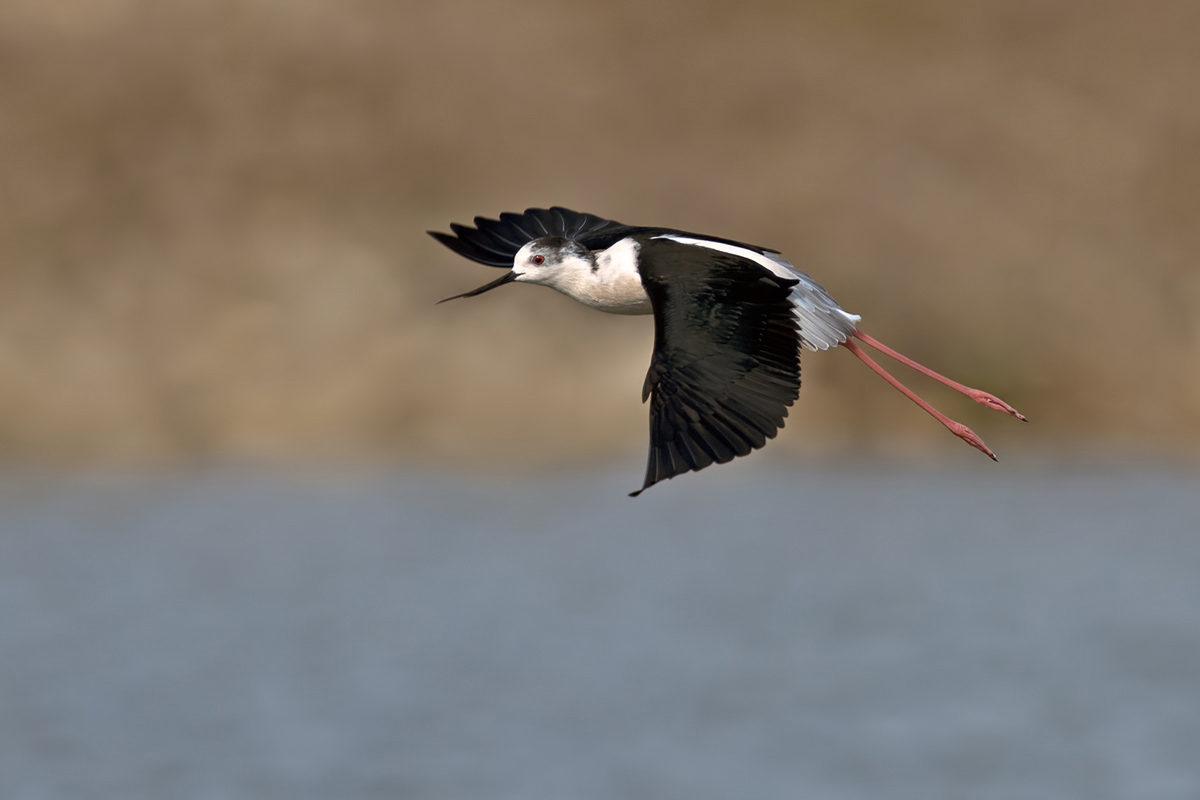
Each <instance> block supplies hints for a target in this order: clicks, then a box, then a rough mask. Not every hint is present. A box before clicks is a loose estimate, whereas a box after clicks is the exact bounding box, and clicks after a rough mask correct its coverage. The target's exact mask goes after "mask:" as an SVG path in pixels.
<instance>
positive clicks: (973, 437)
mask: <svg viewBox="0 0 1200 800" xmlns="http://www.w3.org/2000/svg"><path fill="white" fill-rule="evenodd" d="M864 341H866V340H864ZM842 347H844V348H846V349H847V350H849V351H850V352H851V353H854V355H855V356H857V357H858V358H859V360H861V361H862V362H863V363H864V364H866V365H867V366H868V367H870V368H871V369H872V370H874V371H875V374H877V375H878V376H879V377H881V378H883V379H884V380H885V381H887V382H888V383H890V384H891V385H892V386H895V387H896V388H897V389H899V390H900V391H901V392H902V393H903V394H904V396H905V397H907V398H908V399H909V400H912V401H913V402H914V403H916V404H917V405H919V406H920V407H921V408H923V409H925V411H926V412H927V413H929V414H930V416H932V417H933V418H934V419H936V420H937V421H938V422H940V423H942V424H943V425H945V426H946V429H947V430H949V431H950V432H951V433H953V434H954V435H955V436H957V437H958V438H960V439H962V440H963V441H964V442H966V443H967V444H969V445H971V447H974V448H975V449H976V450H980V451H982V452H983V453H984V454H986V455H987V456H988V457H989V458H991V459H992V461H999V460H1000V459H998V458H996V454H995V453H993V452H992V451H991V449H990V448H989V447H988V446H987V445H986V444H984V443H983V439H980V438H979V436H978V435H977V434H976V433H975V431H973V430H971V429H970V428H968V427H967V426H966V425H963V424H962V423H961V422H955V421H954V420H952V419H950V418H949V417H947V416H946V415H945V414H943V413H942V412H940V411H938V410H937V409H936V408H934V407H933V406H931V405H929V403H926V402H925V401H924V400H922V399H921V398H920V397H917V394H916V392H914V391H913V390H912V389H909V388H908V387H907V386H905V385H904V384H903V383H901V382H900V381H898V380H896V379H895V378H893V377H892V376H891V375H890V374H889V373H888V371H887V370H885V369H884V368H883V367H881V366H879V365H878V364H876V363H875V360H874V359H872V358H871V357H870V356H869V355H867V354H866V353H864V352H863V351H862V348H861V347H859V346H858V345H857V344H855V343H854V342H853V341H851V340H850V339H847V340H846V341H844V342H842Z"/></svg>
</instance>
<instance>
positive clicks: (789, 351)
mask: <svg viewBox="0 0 1200 800" xmlns="http://www.w3.org/2000/svg"><path fill="white" fill-rule="evenodd" d="M450 229H451V230H452V231H454V235H451V234H447V233H439V232H436V231H430V232H429V235H430V236H432V237H433V238H435V239H437V240H438V241H439V242H441V243H442V244H444V245H446V246H447V247H449V248H450V249H451V250H453V251H454V252H456V253H458V254H459V255H461V256H465V257H467V258H469V259H471V260H472V261H478V262H479V263H480V264H487V265H488V266H492V267H508V268H509V271H508V272H506V273H504V274H503V275H501V276H500V277H499V278H498V279H496V280H494V281H492V282H491V283H488V284H486V285H484V286H481V287H479V288H478V289H475V290H473V291H470V292H464V293H463V294H459V295H455V296H454V297H447V298H446V300H455V299H457V298H459V297H474V296H475V295H477V294H483V293H484V292H486V291H489V290H491V289H495V288H496V287H497V286H503V285H504V284H506V283H513V282H517V283H534V284H541V285H543V286H549V287H551V288H552V289H557V290H558V291H560V292H562V293H563V294H565V295H568V296H570V297H573V298H575V299H576V300H578V301H579V302H581V303H583V304H584V305H587V306H591V307H592V308H595V309H597V310H599V311H607V312H609V313H612V314H654V353H653V355H652V357H651V359H650V371H649V372H648V373H647V374H646V382H645V384H644V385H643V387H642V401H643V402H645V401H646V400H647V399H648V400H650V459H649V464H648V465H647V467H646V480H645V483H644V484H643V485H642V488H641V489H639V490H638V491H636V492H633V493H632V496H635V497H636V496H637V495H638V494H641V492H642V491H644V490H645V489H647V488H649V487H650V486H653V485H654V484H656V483H658V482H659V481H661V480H666V479H667V478H673V477H675V476H676V475H680V474H682V473H684V472H691V471H693V470H701V469H704V468H705V467H707V466H709V465H710V464H713V463H714V462H715V463H718V464H724V463H725V462H727V461H730V460H732V459H733V458H734V456H744V455H747V454H749V453H750V451H752V450H757V449H758V448H760V447H762V446H763V445H765V444H766V441H767V439H770V438H773V437H774V436H775V433H776V432H777V431H778V430H779V428H781V427H782V426H783V419H784V417H786V416H787V410H788V407H789V406H790V405H791V404H792V403H793V402H795V400H796V398H797V397H798V396H799V394H800V346H801V345H803V346H804V347H807V348H808V349H809V350H827V349H829V348H830V347H834V346H837V345H841V346H842V347H845V348H846V349H847V350H849V351H850V352H851V353H853V354H854V355H855V356H857V357H858V358H859V359H860V360H862V362H863V363H865V364H866V365H867V366H868V367H870V368H871V369H872V370H874V371H875V372H876V373H878V374H879V376H880V377H882V378H883V379H884V380H886V381H887V382H888V383H890V384H891V385H892V386H894V387H896V388H897V389H899V390H900V391H901V392H903V393H904V395H905V396H906V397H908V398H909V399H910V400H912V401H913V402H914V403H916V404H917V405H919V406H920V407H921V408H923V409H925V410H926V411H927V412H929V413H930V414H931V415H933V417H934V418H935V419H936V420H937V421H938V422H940V423H942V424H943V425H945V426H946V427H947V428H948V429H949V430H950V432H951V433H953V434H954V435H955V436H957V437H959V438H960V439H962V440H964V441H965V442H967V444H969V445H971V446H972V447H975V448H976V449H978V450H981V451H982V452H984V453H986V454H987V455H988V456H989V457H991V458H992V460H996V455H995V454H994V453H993V452H992V451H991V450H990V449H989V448H988V446H987V445H986V444H984V443H983V440H982V439H980V438H979V436H977V435H976V434H975V432H974V431H972V430H971V429H970V428H968V427H967V426H966V425H963V424H962V423H960V422H955V421H954V420H952V419H950V418H949V417H947V416H946V415H944V414H942V413H941V412H940V411H938V410H937V409H935V408H934V407H933V406H931V405H929V403H927V402H925V401H924V400H922V399H921V398H920V397H918V396H917V395H916V393H914V392H913V391H912V390H910V389H909V388H908V387H907V386H905V385H903V384H902V383H900V381H898V380H896V379H895V378H894V377H892V376H891V375H890V374H888V372H887V371H886V370H884V369H883V367H881V366H879V365H878V364H877V363H875V361H874V360H873V359H872V358H871V357H870V356H868V355H867V354H866V353H864V352H863V351H862V349H861V348H860V347H859V346H858V344H857V343H856V342H855V341H854V339H858V340H859V341H861V342H863V343H864V344H867V345H870V346H871V347H873V348H875V349H876V350H879V351H880V352H882V353H885V354H887V355H889V356H891V357H892V358H894V359H896V360H897V361H899V362H901V363H902V364H906V365H907V366H910V367H912V368H913V369H916V370H918V371H919V372H922V373H924V374H925V375H928V376H929V377H931V378H933V379H934V380H937V381H940V382H941V383H944V384H945V385H947V386H949V387H950V388H952V389H954V390H955V391H958V392H961V393H962V394H964V395H966V396H967V397H969V398H971V399H972V400H974V401H976V402H977V403H983V404H984V405H986V406H988V407H989V408H994V409H996V410H997V411H1003V412H1005V413H1006V414H1011V415H1012V416H1014V417H1016V418H1017V419H1021V420H1024V419H1025V417H1023V416H1022V415H1021V414H1020V413H1018V412H1017V410H1016V409H1015V408H1013V407H1012V406H1010V405H1009V404H1008V403H1005V402H1004V401H1003V400H1001V399H999V398H998V397H995V396H993V395H990V394H988V393H987V392H982V391H980V390H978V389H972V388H970V387H967V386H963V385H962V384H961V383H957V382H955V381H952V380H950V379H949V378H946V377H944V376H942V375H939V374H938V373H936V372H934V371H933V370H931V369H929V368H928V367H925V366H922V365H921V364H918V363H917V362H915V361H913V360H912V359H910V358H908V357H906V356H904V355H901V354H900V353H898V352H896V351H895V350H893V349H891V348H890V347H887V346H886V345H884V344H882V343H881V342H878V341H876V340H875V339H873V338H871V337H870V336H868V335H867V334H865V333H863V332H862V331H860V330H858V321H859V317H858V315H856V314H850V313H848V312H847V311H845V310H843V309H842V307H841V306H839V305H838V304H837V302H836V301H835V300H834V299H833V298H832V297H831V296H830V295H829V292H827V291H825V289H824V288H822V287H821V285H820V284H818V283H817V282H816V281H814V280H813V279H812V278H810V277H809V276H808V275H806V274H805V273H803V272H801V271H800V270H798V269H796V268H795V267H794V266H792V265H791V264H790V263H788V262H787V261H785V260H784V259H783V258H782V257H781V256H780V255H779V253H778V252H777V251H775V250H769V249H767V248H764V247H757V246H755V245H749V244H743V243H742V242H735V241H732V240H729V239H719V238H717V237H714V236H706V235H703V234H698V233H685V232H683V231H677V230H673V229H671V228H646V227H636V226H631V225H622V224H621V223H619V222H614V221H612V220H609V219H603V218H601V217H597V216H593V215H591V214H580V213H578V212H575V211H571V210H569V209H566V208H558V207H555V208H551V209H549V210H546V209H541V208H531V209H528V210H527V211H526V212H525V213H524V214H501V215H500V219H499V220H493V219H486V218H484V217H476V218H475V227H474V228H471V227H468V226H466V225H459V224H456V223H455V224H451V225H450ZM446 300H443V301H441V302H443V303H444V302H446Z"/></svg>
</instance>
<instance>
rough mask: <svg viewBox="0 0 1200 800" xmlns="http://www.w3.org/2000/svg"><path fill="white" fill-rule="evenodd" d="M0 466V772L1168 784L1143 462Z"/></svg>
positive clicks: (1182, 527) (1165, 490) (351, 782)
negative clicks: (266, 468)
mask: <svg viewBox="0 0 1200 800" xmlns="http://www.w3.org/2000/svg"><path fill="white" fill-rule="evenodd" d="M961 464H962V467H961V468H957V469H946V468H942V469H931V468H927V467H920V466H895V465H891V466H883V467H872V468H861V467H857V466H855V465H854V464H853V463H840V464H837V465H834V466H831V467H817V466H815V465H801V464H795V463H792V462H785V461H775V462H772V461H771V460H770V459H769V458H766V459H765V460H763V459H760V460H759V461H758V462H752V463H747V464H738V465H731V466H729V467H725V468H722V469H720V470H711V471H709V472H707V473H703V474H700V475H696V476H689V477H688V478H686V479H684V480H676V481H673V482H671V483H668V484H665V485H664V486H662V487H658V488H655V489H654V490H652V491H651V492H649V493H647V494H646V495H645V496H644V497H642V498H639V499H638V500H629V499H626V498H625V497H624V492H625V491H628V490H629V489H631V488H634V487H635V486H636V485H637V484H638V480H637V478H638V475H637V474H636V473H633V472H630V471H628V470H626V469H621V470H611V471H605V470H597V471H593V472H567V471H564V472H562V473H560V474H559V475H557V476H555V477H546V476H536V475H534V476H523V477H521V478H510V479H507V480H484V479H481V478H478V477H476V478H463V477H459V476H455V475H450V474H444V475H433V476H430V475H424V476H423V475H421V474H419V472H418V471H416V470H412V469H395V470H392V471H387V472H340V473H338V472H326V473H323V474H290V475H280V474H272V473H267V472H256V471H253V470H209V471H199V472H182V473H174V474H162V475H156V476H148V475H126V476H124V477H114V476H113V475H106V476H79V475H75V476H42V477H38V478H31V477H28V476H23V475H18V474H14V473H9V474H7V475H6V476H5V477H4V478H3V479H0V502H2V509H3V516H2V517H0V520H2V529H0V606H2V608H3V613H0V647H2V648H3V653H4V657H3V659H2V660H0V741H3V742H4V746H3V747H0V796H3V797H5V798H13V799H14V800H33V799H34V798H38V799H41V798H122V800H128V799H129V798H163V797H176V798H240V797H254V798H322V799H324V798H330V797H339V798H360V797H361V798H368V797H388V798H457V797H462V798H517V797H520V798H556V799H557V798H564V797H571V798H608V797H631V798H643V797H644V798H663V797H687V798H745V797H755V798H796V797H820V798H875V797H889V798H913V800H917V799H918V798H919V799H920V800H929V798H961V797H972V798H1001V797H1003V798H1024V799H1028V798H1050V797H1053V798H1087V799H1088V800H1097V799H1102V798H1195V797H1197V796H1200V759H1197V754H1198V752H1200V751H1198V750H1197V744H1196V743H1197V742H1200V493H1198V492H1197V483H1198V481H1197V475H1196V474H1195V473H1194V472H1191V473H1189V472H1183V471H1179V470H1176V469H1173V468H1171V467H1169V466H1167V465H1161V466H1156V467H1151V466H1146V465H1130V466H1121V467H1107V468H1082V467H1078V466H1076V467H1053V466H1049V465H1044V466H1026V467H1020V466H1017V467H1013V466H1008V467H1001V468H996V467H994V465H991V464H976V463H975V462H973V461H967V460H964V461H962V462H961Z"/></svg>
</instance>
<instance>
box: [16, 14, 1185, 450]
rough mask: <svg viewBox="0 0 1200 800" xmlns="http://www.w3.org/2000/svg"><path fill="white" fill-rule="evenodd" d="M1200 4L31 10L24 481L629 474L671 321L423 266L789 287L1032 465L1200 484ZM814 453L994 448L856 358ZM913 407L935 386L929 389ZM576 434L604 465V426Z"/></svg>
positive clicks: (797, 433)
mask: <svg viewBox="0 0 1200 800" xmlns="http://www.w3.org/2000/svg"><path fill="white" fill-rule="evenodd" d="M1198 32H1200V4H1197V3H1196V2H1194V0H1164V1H1163V2H1156V3H1152V4H1136V3H1127V2H1116V1H1115V0H1073V1H1072V2H1067V1H1066V0H1012V1H1011V2H1003V3H970V2H961V0H917V1H916V2H906V3H885V2H856V1H854V0H849V1H848V0H823V1H822V2H798V3H781V2H750V3H727V2H701V3H692V2H688V3H684V2H658V3H638V2H607V3H570V4H554V3H544V2H537V1H536V0H514V2H507V3H495V2H484V1H483V0H437V1H436V2H419V3H418V2H400V3H396V2H387V1H385V0H343V1H342V2H331V1H323V2H317V1H316V0H287V1H286V2H284V1H283V0H257V2H251V1H250V0H246V1H245V2H233V1H230V2H212V0H175V2H169V3H163V2H151V1H150V0H146V1H145V2H138V1H137V0H86V2H85V1H84V0H75V2H60V3H41V2H35V1H34V0H10V2H6V3H4V4H3V6H0V455H3V456H4V457H6V458H10V459H11V458H37V459H45V460H52V461H72V460H84V461H93V462H94V461H110V460H124V461H129V460H134V461H138V460H147V459H151V460H152V459H162V458H174V457H185V458H190V457H213V456H216V457H235V458H236V457H269V458H287V457H308V456H330V455H334V456H343V455H350V456H353V455H364V454H374V455H384V456H389V455H397V454H398V455H406V454H420V455H426V456H428V455H436V456H439V457H445V458H449V459H455V458H466V457H473V456H475V455H478V454H493V455H495V454H501V453H519V454H521V455H523V456H526V457H528V456H530V455H532V454H538V453H559V454H561V453H567V452H569V453H575V454H580V453H593V452H594V453H603V452H612V451H613V450H614V449H615V448H621V449H625V448H628V447H633V446H636V443H640V442H642V441H643V439H644V436H645V426H646V423H645V410H644V408H643V407H642V406H641V405H640V403H639V393H640V388H641V380H642V373H643V372H644V369H645V366H646V364H647V361H648V357H649V350H650V343H651V336H652V333H651V326H650V322H649V320H648V319H646V318H639V319H630V318H621V317H609V316H606V315H600V314H596V313H594V312H592V311H589V310H587V309H584V308H583V307H581V306H575V305H574V304H573V303H571V301H569V300H567V299H566V298H563V297H561V296H558V295H555V294H553V293H551V292H548V291H546V290H542V289H531V288H527V287H515V288H514V287H510V288H506V289H502V290H500V291H497V292H496V293H494V294H490V295H487V296H486V297H481V298H478V299H475V300H462V301H457V302H456V303H454V304H449V305H445V306H437V307H435V306H434V302H435V301H436V300H437V299H439V298H441V297H444V296H446V295H449V294H452V293H457V292H460V291H463V290H465V289H468V288H472V287H474V286H475V285H478V284H480V283H483V282H485V281H487V280H491V279H492V278H494V277H495V276H496V274H497V273H495V272H494V271H492V270H489V269H487V268H484V267H481V266H478V265H474V264H471V263H469V262H466V261H464V260H462V259H459V258H458V257H456V256H454V255H453V254H452V253H450V252H449V251H447V250H445V249H443V248H441V247H439V246H438V245H437V244H436V243H435V242H434V241H433V240H432V239H430V238H428V237H427V236H425V234H424V231H425V230H426V229H429V228H441V229H444V228H445V227H446V225H447V224H448V223H449V222H451V221H460V222H468V221H469V220H470V217H471V216H473V215H475V214H483V215H487V216H495V215H496V214H498V213H499V212H501V211H506V210H521V209H523V208H525V207H527V206H533V205H541V206H545V205H552V204H561V205H567V206H570V207H574V208H577V209H580V210H587V211H592V212H593V213H597V214H601V215H607V216H611V217H614V218H616V219H619V220H622V221H626V222H630V223H635V224H657V225H667V226H674V227H679V228H684V229H690V230H699V231H704V232H709V233H714V234H718V235H723V236H728V237H732V238H739V239H743V240H748V241H752V242H756V243H761V244H764V245H768V246H772V247H776V248H779V249H781V250H782V251H783V252H784V253H785V254H786V255H787V256H788V257H789V258H790V259H791V260H792V261H793V262H795V263H796V264H797V265H800V266H801V267H802V268H805V269H807V270H808V271H809V272H811V273H812V274H813V275H814V276H815V277H816V278H817V279H818V280H819V281H821V282H822V283H824V284H825V285H826V287H827V288H829V290H830V291H831V292H832V293H833V294H834V295H835V296H836V297H837V298H838V299H839V300H840V301H841V302H842V303H843V305H845V306H846V307H847V308H849V309H850V310H852V311H855V312H857V313H860V314H862V315H863V317H864V322H863V327H864V329H865V330H868V331H870V332H871V333H873V334H874V335H876V336H878V337H879V338H881V339H882V340H883V341H885V342H888V343H890V344H893V345H894V346H896V347H897V348H898V349H900V350H902V351H904V352H907V353H909V354H910V355H912V356H914V357H916V358H918V359H919V360H923V361H925V362H926V363H929V364H930V365H931V366H933V367H934V368H938V369H941V370H943V371H944V372H946V373H947V374H949V375H950V376H952V377H956V378H958V379H959V380H962V381H964V382H966V383H969V384H973V385H977V386H980V387H981V388H986V389H989V390H991V391H994V392H996V393H997V394H999V395H1000V396H1002V397H1004V398H1005V399H1007V400H1009V401H1010V402H1012V403H1013V404H1014V405H1016V406H1017V407H1018V408H1020V409H1021V410H1022V411H1024V412H1025V413H1026V414H1028V415H1029V417H1030V418H1031V419H1032V420H1033V421H1034V422H1033V424H1031V425H1028V426H1020V425H1019V424H1017V423H1015V422H1012V421H1011V420H1008V419H1006V418H1004V417H1002V416H1000V415H992V414H989V412H987V411H985V410H983V409H982V408H978V407H975V406H973V405H972V404H970V403H968V402H967V401H965V400H962V399H961V398H959V397H958V396H957V395H952V394H951V393H949V392H945V391H943V390H939V389H933V388H932V386H931V385H930V384H929V383H927V382H925V381H924V380H921V379H918V378H916V377H915V376H912V377H913V381H912V382H913V383H914V384H915V385H917V386H918V388H919V389H921V390H928V396H930V397H931V399H932V400H933V401H934V403H935V404H936V405H939V406H940V407H942V408H944V409H945V410H946V411H948V412H949V413H951V415H952V416H957V417H959V418H960V419H962V420H963V421H965V422H967V423H968V424H971V425H973V426H975V427H976V429H977V430H979V432H980V433H981V434H982V435H984V437H985V438H987V439H988V440H989V442H990V443H991V444H992V445H993V447H995V448H996V449H997V450H998V451H999V452H1000V453H1001V456H1002V457H1003V455H1004V454H1005V453H1006V452H1012V450H1013V449H1014V448H1026V447H1045V446H1047V445H1048V444H1049V445H1054V446H1058V445H1063V444H1065V445H1067V446H1079V445H1084V444H1086V445H1087V446H1088V447H1093V446H1096V445H1109V446H1120V447H1135V448H1146V449H1169V450H1179V451H1184V450H1187V449H1188V448H1194V447H1195V446H1196V444H1198V443H1200V266H1198V263H1197V259H1198V255H1197V254H1198V253H1200V102H1197V98H1200V47H1197V44H1196V43H1197V33H1198ZM804 374H805V387H804V391H803V393H802V395H801V402H800V404H799V405H798V407H797V409H796V410H795V411H794V413H793V416H792V419H791V421H790V424H789V426H788V429H787V431H786V432H785V433H784V434H783V436H782V440H783V442H785V445H784V446H785V447H786V446H788V445H791V446H793V447H801V448H803V447H809V448H823V449H835V448H839V447H846V446H856V447H861V446H869V445H874V444H878V445H881V446H885V447H890V448H892V449H896V450H900V449H904V450H908V449H911V448H912V447H914V446H918V445H920V446H924V443H925V442H930V443H933V444H935V445H936V446H940V447H944V448H953V447H962V445H961V444H960V443H958V442H957V441H956V440H954V439H953V437H950V436H949V435H947V434H946V433H945V432H944V431H943V430H942V429H941V428H940V427H938V426H937V425H936V424H934V423H933V422H932V421H931V420H929V419H928V418H926V417H925V416H924V415H923V414H921V412H919V411H918V410H916V409H915V408H914V407H912V406H911V404H909V403H907V402H906V401H904V400H903V399H902V398H900V397H899V396H898V395H896V394H895V393H894V392H892V391H891V390H890V389H888V388H887V387H886V386H884V385H883V384H882V383H881V382H879V381H878V380H877V379H876V378H875V377H874V376H872V375H870V374H869V373H868V372H867V371H866V370H864V369H863V368H862V367H861V366H860V365H858V364H857V363H856V362H855V360H854V359H853V358H851V357H849V355H848V354H845V353H828V354H815V355H814V354H806V357H805V361H804ZM909 376H911V373H910V374H907V375H902V377H909ZM581 420H582V421H583V423H582V424H581Z"/></svg>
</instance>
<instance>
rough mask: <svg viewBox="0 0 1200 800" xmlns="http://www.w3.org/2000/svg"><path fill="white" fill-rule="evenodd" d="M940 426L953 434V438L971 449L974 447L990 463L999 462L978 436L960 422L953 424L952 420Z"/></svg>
mask: <svg viewBox="0 0 1200 800" xmlns="http://www.w3.org/2000/svg"><path fill="white" fill-rule="evenodd" d="M942 424H944V425H945V426H946V427H947V428H949V429H950V432H951V433H953V434H954V435H955V436H957V437H958V438H960V439H962V440H963V441H964V442H966V443H967V444H969V445H971V447H974V448H975V449H976V450H978V451H979V452H981V453H983V454H984V455H985V456H987V457H988V458H990V459H991V460H992V461H999V460H1000V459H998V458H996V454H995V453H993V452H992V449H991V448H990V447H988V446H987V445H986V444H984V441H983V439H980V438H979V434H977V433H975V431H973V430H971V429H970V428H968V427H967V426H966V425H963V424H962V423H961V422H955V421H954V420H949V421H947V422H944V423H942Z"/></svg>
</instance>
